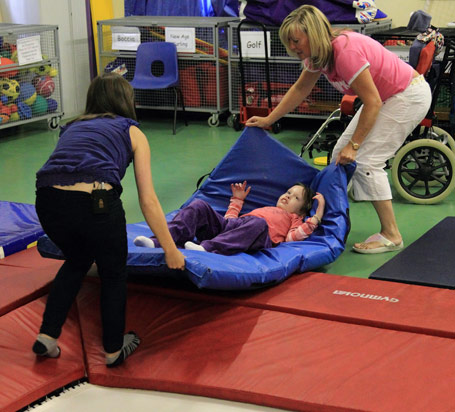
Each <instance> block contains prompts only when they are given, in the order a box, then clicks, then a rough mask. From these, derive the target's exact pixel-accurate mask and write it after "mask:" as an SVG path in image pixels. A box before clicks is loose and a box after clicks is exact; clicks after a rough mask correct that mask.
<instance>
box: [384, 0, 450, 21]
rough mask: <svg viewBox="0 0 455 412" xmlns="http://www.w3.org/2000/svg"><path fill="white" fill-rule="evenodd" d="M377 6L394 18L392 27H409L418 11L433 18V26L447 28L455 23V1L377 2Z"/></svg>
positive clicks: (414, 0) (411, 0) (388, 0)
mask: <svg viewBox="0 0 455 412" xmlns="http://www.w3.org/2000/svg"><path fill="white" fill-rule="evenodd" d="M375 3H376V5H377V6H378V7H379V9H380V10H382V11H383V12H384V13H386V14H387V15H388V16H389V17H391V18H392V26H393V27H399V26H407V25H408V22H409V17H410V15H411V13H412V12H414V11H416V10H424V11H426V12H427V13H428V14H429V15H430V16H431V17H432V19H431V24H432V25H433V26H436V27H446V26H447V23H449V22H452V21H455V1H454V0H398V1H397V0H376V1H375Z"/></svg>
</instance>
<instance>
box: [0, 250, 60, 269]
mask: <svg viewBox="0 0 455 412" xmlns="http://www.w3.org/2000/svg"><path fill="white" fill-rule="evenodd" d="M62 263H63V260H56V259H46V258H43V257H42V256H41V255H40V254H39V252H38V248H37V247H36V246H35V247H31V248H30V249H26V250H21V251H20V252H17V253H14V254H13V255H9V256H6V257H5V258H4V259H0V267H2V266H21V267H26V268H33V267H37V266H38V267H41V268H55V267H60V266H61V265H62Z"/></svg>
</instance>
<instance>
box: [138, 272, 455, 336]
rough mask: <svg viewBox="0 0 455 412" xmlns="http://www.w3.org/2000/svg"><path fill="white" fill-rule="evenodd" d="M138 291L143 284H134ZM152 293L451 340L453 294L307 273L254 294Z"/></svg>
mask: <svg viewBox="0 0 455 412" xmlns="http://www.w3.org/2000/svg"><path fill="white" fill-rule="evenodd" d="M132 287H135V288H136V287H137V288H138V289H139V290H141V289H143V288H144V287H145V286H143V285H134V286H132ZM147 288H148V289H149V290H150V291H151V292H152V293H155V294H158V295H163V296H171V297H182V298H187V299H193V300H199V301H206V302H221V303H223V302H224V303H235V304H236V305H244V306H249V307H256V308H263V309H269V310H276V311H282V312H288V313H295V314H299V315H304V316H310V317H315V318H320V319H328V320H336V321H340V322H346V323H355V324H359V325H369V326H375V327H381V328H386V329H394V330H401V331H407V332H414V333H425V334H429V335H434V336H441V337H449V338H455V299H454V292H453V291H451V290H447V289H438V288H432V287H424V286H416V285H408V284H402V283H394V282H386V281H380V280H372V279H361V278H353V277H349V276H337V275H330V274H324V273H316V272H307V273H304V274H299V275H294V276H292V277H291V278H289V279H288V280H286V281H285V282H283V283H282V284H280V285H277V286H274V287H271V288H269V289H263V290H258V291H254V292H219V291H206V290H204V291H199V290H195V289H191V290H184V289H176V288H166V287H160V286H152V285H147Z"/></svg>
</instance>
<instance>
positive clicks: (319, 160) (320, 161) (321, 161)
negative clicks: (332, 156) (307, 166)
mask: <svg viewBox="0 0 455 412" xmlns="http://www.w3.org/2000/svg"><path fill="white" fill-rule="evenodd" d="M313 163H314V164H315V165H316V166H327V156H321V157H315V158H314V160H313Z"/></svg>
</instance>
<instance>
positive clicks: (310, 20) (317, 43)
mask: <svg viewBox="0 0 455 412" xmlns="http://www.w3.org/2000/svg"><path fill="white" fill-rule="evenodd" d="M295 31H301V32H303V33H305V34H306V35H307V36H308V41H309V44H310V49H311V57H310V61H311V66H312V68H314V69H323V68H325V67H327V68H328V69H329V70H332V69H333V63H334V62H333V48H332V40H333V39H334V38H335V37H337V36H339V35H340V34H341V30H338V29H337V30H335V29H333V28H332V26H331V25H330V22H329V20H328V19H327V17H326V16H325V15H324V13H322V12H321V11H320V10H319V9H317V8H316V7H314V6H310V5H303V6H300V7H298V8H297V9H295V10H294V11H292V12H291V13H289V15H288V16H287V17H286V18H285V19H284V20H283V23H282V24H281V27H280V31H279V35H280V39H281V42H282V43H283V45H284V46H285V47H286V50H287V52H288V54H289V55H291V56H295V54H294V53H293V52H292V51H291V50H290V48H289V43H290V40H289V39H290V37H292V35H293V33H294V32H295Z"/></svg>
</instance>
